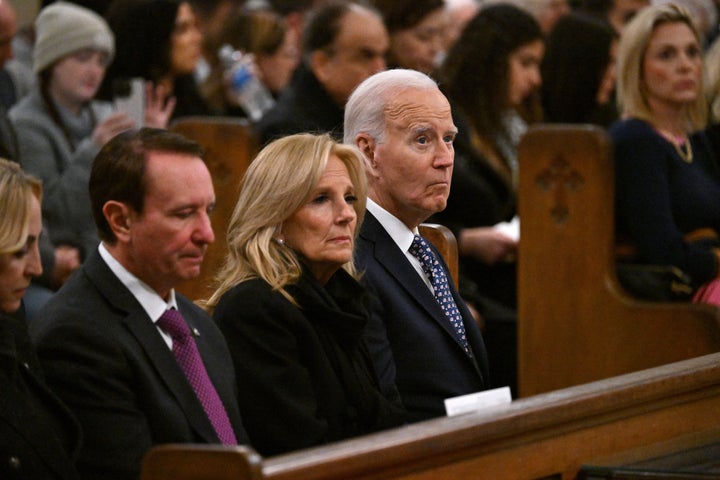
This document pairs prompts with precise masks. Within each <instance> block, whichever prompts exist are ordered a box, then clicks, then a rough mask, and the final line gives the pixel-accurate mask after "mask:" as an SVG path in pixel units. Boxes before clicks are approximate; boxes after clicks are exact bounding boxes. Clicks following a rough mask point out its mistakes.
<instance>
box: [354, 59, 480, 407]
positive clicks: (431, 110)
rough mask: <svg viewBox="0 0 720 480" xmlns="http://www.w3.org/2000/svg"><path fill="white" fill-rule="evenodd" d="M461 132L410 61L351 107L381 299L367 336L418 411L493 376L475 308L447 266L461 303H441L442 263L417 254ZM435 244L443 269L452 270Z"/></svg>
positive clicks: (387, 376) (370, 273) (372, 283)
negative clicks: (431, 265)
mask: <svg viewBox="0 0 720 480" xmlns="http://www.w3.org/2000/svg"><path fill="white" fill-rule="evenodd" d="M456 133H457V129H456V128H455V125H454V124H453V120H452V116H451V113H450V105H449V103H448V101H447V99H446V98H445V96H444V95H443V94H442V93H440V90H438V88H437V85H436V84H435V82H434V81H433V80H432V79H430V78H429V77H428V76H426V75H424V74H422V73H419V72H415V71H412V70H389V71H386V72H381V73H378V74H375V75H373V76H372V77H370V78H368V79H367V80H365V81H364V82H363V83H361V84H360V85H359V86H358V88H357V89H356V90H355V91H354V92H353V94H352V95H351V96H350V99H349V100H348V103H347V106H346V108H345V143H352V144H355V145H356V146H357V147H358V148H359V149H360V150H361V151H362V153H363V154H364V156H365V165H366V170H367V175H368V205H367V215H366V216H365V220H364V222H363V225H362V227H361V230H360V237H359V239H358V242H357V247H356V261H357V266H358V268H359V270H361V271H364V272H365V273H364V277H363V278H364V281H365V282H366V284H367V285H368V287H369V288H370V289H371V290H372V291H374V292H375V294H376V296H377V299H378V302H377V304H376V305H375V308H374V311H373V322H372V324H371V328H369V330H368V341H369V345H370V348H371V350H372V353H373V355H374V357H375V361H376V367H377V369H378V375H379V376H380V378H381V381H382V383H383V385H388V384H389V383H390V382H391V381H392V379H393V377H394V376H396V382H397V387H398V389H399V390H400V395H401V397H402V400H403V402H404V403H405V406H406V407H407V409H408V411H409V412H410V413H411V415H412V416H413V418H414V419H416V420H422V419H426V418H431V417H435V416H439V415H443V414H444V412H445V409H444V403H443V400H444V399H445V398H448V397H454V396H457V395H463V394H467V393H472V392H475V391H478V390H483V389H485V388H487V385H488V378H487V377H488V374H487V359H486V353H485V346H484V344H483V340H482V337H481V335H480V331H479V329H478V326H477V324H476V322H475V320H474V318H473V315H472V313H471V312H470V311H469V309H468V308H467V306H466V305H465V303H464V302H463V300H462V299H461V298H460V296H459V295H458V292H457V290H456V288H455V286H454V285H453V284H452V280H450V279H449V276H447V275H444V276H445V277H447V278H448V280H449V286H447V285H446V287H445V288H448V289H449V292H450V293H451V295H452V299H453V300H454V306H456V307H457V312H455V313H451V312H450V311H448V310H444V309H443V307H441V303H440V301H439V300H438V298H436V297H438V296H439V295H438V294H439V293H441V292H439V291H438V290H439V288H438V284H436V283H435V280H433V277H434V276H436V274H438V272H436V271H433V273H432V274H431V273H427V274H426V273H425V272H424V270H423V266H422V262H421V260H419V259H418V258H416V256H415V255H414V254H413V253H411V252H412V246H413V245H414V242H415V235H417V227H418V225H420V223H422V222H423V221H424V220H426V219H427V218H428V217H429V216H430V215H432V214H433V213H435V212H437V211H440V210H442V209H443V208H445V204H446V202H447V197H448V194H449V193H450V179H451V175H452V169H453V158H454V152H453V146H452V144H453V140H454V138H455V135H456ZM433 253H434V256H435V257H437V259H438V262H439V266H438V267H437V268H440V269H442V270H443V271H444V272H447V267H446V266H445V264H444V263H443V262H442V259H441V257H440V255H439V253H438V252H437V251H433ZM440 273H442V272H440ZM444 298H447V297H444ZM458 315H459V316H458ZM393 357H394V361H393Z"/></svg>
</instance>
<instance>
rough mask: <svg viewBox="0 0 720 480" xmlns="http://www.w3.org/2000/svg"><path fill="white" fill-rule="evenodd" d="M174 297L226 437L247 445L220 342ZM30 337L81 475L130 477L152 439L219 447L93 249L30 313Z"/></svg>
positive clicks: (170, 359) (195, 310)
mask: <svg viewBox="0 0 720 480" xmlns="http://www.w3.org/2000/svg"><path fill="white" fill-rule="evenodd" d="M176 300H177V305H178V310H179V311H180V312H181V313H182V315H183V317H184V318H185V320H186V321H187V323H188V325H189V326H190V327H191V328H194V329H196V330H197V331H198V333H197V335H196V336H195V341H196V343H197V347H198V350H199V352H200V355H201V357H202V359H203V362H204V364H205V368H206V369H207V372H208V375H209V376H210V379H211V381H212V383H213V385H214V386H215V389H216V390H217V393H218V395H219V396H220V399H221V400H222V401H223V405H224V406H225V410H226V411H227V414H228V417H229V419H230V423H231V424H232V426H233V428H234V430H235V437H236V438H237V440H238V442H239V443H247V434H246V433H245V431H244V429H243V427H242V421H241V420H240V412H238V410H237V400H236V398H237V392H236V389H235V382H234V378H235V375H234V373H233V368H232V361H231V359H230V353H229V352H228V349H227V345H226V344H225V340H224V338H223V337H222V335H221V334H220V332H219V331H218V329H217V327H216V326H215V324H214V323H213V321H212V319H211V318H209V317H208V315H207V314H206V313H205V312H203V311H202V310H201V309H200V308H199V307H197V306H196V305H194V304H193V303H192V302H190V301H189V300H188V299H187V298H185V297H183V296H182V295H179V294H176ZM30 333H31V335H32V336H33V339H34V340H35V342H36V345H37V351H38V356H39V358H40V361H41V363H42V366H43V369H44V371H45V375H46V377H47V380H48V385H50V387H51V388H52V389H53V390H54V391H55V392H56V393H57V394H58V396H60V398H61V399H62V400H63V401H64V402H65V403H66V404H67V405H68V407H70V409H71V410H72V411H73V413H74V414H75V416H76V417H77V419H78V420H79V421H80V424H81V425H82V428H83V433H84V437H85V442H84V446H83V449H82V452H81V454H80V457H79V460H78V464H77V465H78V470H79V471H80V473H81V475H82V476H83V478H87V479H103V480H111V479H122V480H126V479H128V480H129V479H137V478H138V477H139V474H140V467H141V463H142V458H143V456H144V455H145V453H147V451H148V450H149V449H150V448H151V447H153V446H154V445H158V444H161V443H219V440H218V437H217V434H216V433H215V430H214V429H213V426H212V424H211V423H210V420H209V419H208V417H207V415H206V413H205V411H204V409H203V407H202V404H201V403H200V401H199V400H198V398H197V396H196V395H195V392H194V391H193V388H192V386H191V385H190V383H189V382H188V380H187V377H186V376H185V374H184V373H183V370H182V368H181V367H180V365H179V364H178V362H177V361H176V360H175V357H174V356H173V353H172V351H171V350H170V349H169V348H168V346H167V344H166V343H165V341H164V340H163V338H162V336H161V334H160V332H159V331H158V329H157V327H156V326H155V325H154V324H153V322H152V320H151V319H150V317H149V316H148V314H147V313H146V311H145V309H144V308H143V307H142V305H140V303H139V302H138V301H137V300H136V299H135V297H134V296H133V295H132V293H131V292H130V291H129V290H128V289H127V288H126V287H125V285H123V283H122V282H121V281H120V280H119V279H118V278H117V277H116V276H115V274H114V273H113V272H112V270H110V267H108V265H107V264H106V263H105V261H104V260H103V259H102V257H101V256H100V253H99V252H98V251H97V250H95V251H93V252H92V253H91V255H90V257H88V259H87V260H86V261H85V262H84V263H83V265H82V267H81V268H80V269H79V270H78V271H76V272H75V273H74V274H73V275H72V276H71V277H70V279H69V280H68V281H67V282H66V283H65V284H64V285H63V287H62V288H61V289H60V290H59V291H58V292H57V293H55V295H54V296H53V298H52V299H51V300H50V301H49V302H48V303H47V305H46V306H45V307H44V309H43V310H41V311H40V313H39V315H38V317H37V318H36V319H34V320H33V323H32V325H31V328H30Z"/></svg>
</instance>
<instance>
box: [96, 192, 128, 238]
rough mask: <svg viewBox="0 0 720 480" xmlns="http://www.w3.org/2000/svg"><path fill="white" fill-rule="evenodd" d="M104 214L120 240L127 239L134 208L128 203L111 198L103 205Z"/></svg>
mask: <svg viewBox="0 0 720 480" xmlns="http://www.w3.org/2000/svg"><path fill="white" fill-rule="evenodd" d="M103 215H105V220H107V222H108V224H109V225H110V229H111V230H112V231H113V233H114V234H115V236H116V237H117V239H118V241H120V242H122V241H126V240H127V239H128V238H129V236H130V229H131V226H132V222H133V216H132V210H131V209H130V207H128V206H127V205H126V204H124V203H122V202H117V201H115V200H109V201H108V202H106V203H105V205H103Z"/></svg>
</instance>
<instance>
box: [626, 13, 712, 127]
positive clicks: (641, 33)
mask: <svg viewBox="0 0 720 480" xmlns="http://www.w3.org/2000/svg"><path fill="white" fill-rule="evenodd" d="M677 22H682V23H685V24H686V25H687V26H688V27H690V29H691V30H692V32H693V34H694V35H695V39H696V40H697V41H698V45H699V46H700V45H702V41H701V37H700V34H699V33H698V30H697V27H696V26H695V23H694V22H693V20H692V18H691V17H690V14H689V13H688V11H687V10H685V9H684V8H682V7H680V6H678V5H675V4H672V3H667V4H661V5H652V6H650V7H646V8H644V9H642V10H641V11H640V12H638V14H637V15H635V16H634V17H633V19H632V20H631V21H630V23H628V24H627V26H626V27H625V30H623V34H622V36H621V38H620V44H619V47H618V60H617V62H618V63H617V72H618V78H617V98H618V107H619V108H620V111H621V112H622V113H623V116H625V117H633V118H639V119H641V120H645V121H648V122H651V123H652V122H653V120H654V117H655V115H654V113H653V111H652V110H651V109H650V105H649V104H648V101H647V97H646V95H645V92H644V88H643V86H642V83H643V78H642V65H643V60H644V58H645V53H646V51H647V46H648V44H649V43H650V37H651V36H652V34H653V32H654V31H655V29H656V28H657V27H658V26H659V25H662V24H665V23H677ZM700 81H701V82H702V77H701V80H700ZM700 91H701V92H702V91H703V88H702V85H700ZM684 121H685V128H686V130H687V131H689V132H692V131H697V130H702V129H703V128H705V125H706V124H707V102H706V100H705V97H704V96H703V95H702V93H701V94H699V95H698V98H697V99H696V100H695V102H693V103H692V104H690V105H688V106H687V107H686V108H685V118H684Z"/></svg>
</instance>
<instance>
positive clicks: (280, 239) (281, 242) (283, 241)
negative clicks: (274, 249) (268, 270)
mask: <svg viewBox="0 0 720 480" xmlns="http://www.w3.org/2000/svg"><path fill="white" fill-rule="evenodd" d="M275 241H276V242H277V243H278V244H279V245H285V240H283V239H282V238H276V239H275Z"/></svg>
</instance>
